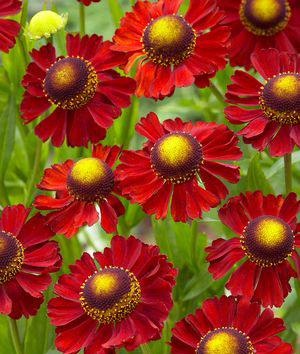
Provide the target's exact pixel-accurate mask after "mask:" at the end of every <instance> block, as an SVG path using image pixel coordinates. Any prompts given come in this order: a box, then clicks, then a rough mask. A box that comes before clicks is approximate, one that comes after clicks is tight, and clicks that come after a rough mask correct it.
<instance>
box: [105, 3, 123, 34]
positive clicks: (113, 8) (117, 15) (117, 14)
mask: <svg viewBox="0 0 300 354" xmlns="http://www.w3.org/2000/svg"><path fill="white" fill-rule="evenodd" d="M108 5H109V9H110V14H111V17H112V19H113V21H114V24H115V26H116V27H119V25H120V19H121V18H122V17H123V15H124V13H123V10H122V7H121V6H120V4H119V2H118V0H108Z"/></svg>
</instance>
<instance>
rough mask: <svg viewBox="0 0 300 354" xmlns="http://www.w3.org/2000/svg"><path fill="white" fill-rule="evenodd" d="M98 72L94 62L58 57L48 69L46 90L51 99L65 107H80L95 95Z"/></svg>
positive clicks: (52, 101)
mask: <svg viewBox="0 0 300 354" xmlns="http://www.w3.org/2000/svg"><path fill="white" fill-rule="evenodd" d="M97 84H98V79H97V73H96V71H95V69H94V68H93V66H92V64H91V63H90V62H89V61H87V60H85V59H83V58H78V57H67V58H63V59H58V60H57V61H56V62H55V63H54V64H52V66H51V67H50V68H49V69H48V71H47V74H46V77H45V80H44V92H45V94H46V96H47V97H48V99H49V101H50V102H51V103H53V104H57V105H58V106H60V107H61V108H63V109H69V110H72V109H78V108H80V107H82V106H84V105H86V104H87V103H88V102H89V101H90V100H91V99H92V98H93V97H94V95H95V92H96V88H97Z"/></svg>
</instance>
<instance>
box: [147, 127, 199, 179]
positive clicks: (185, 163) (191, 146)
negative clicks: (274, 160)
mask: <svg viewBox="0 0 300 354" xmlns="http://www.w3.org/2000/svg"><path fill="white" fill-rule="evenodd" d="M150 159H151V167H152V169H153V170H154V171H155V172H156V173H157V175H158V176H159V177H162V178H164V179H166V180H168V181H170V182H172V183H183V182H185V181H186V180H189V179H190V178H192V176H194V175H195V174H196V173H197V171H198V170H199V166H200V164H201V163H202V161H203V156H202V148H201V145H200V143H199V142H198V141H197V140H196V139H195V138H194V137H193V136H192V135H190V134H188V133H181V132H176V133H170V134H166V135H164V136H163V137H161V138H160V139H159V140H158V141H157V142H156V143H155V145H154V146H153V148H152V150H151V155H150Z"/></svg>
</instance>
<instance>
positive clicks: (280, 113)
mask: <svg viewBox="0 0 300 354" xmlns="http://www.w3.org/2000/svg"><path fill="white" fill-rule="evenodd" d="M259 103H260V106H261V109H262V110H263V111H264V113H265V115H266V116H267V117H268V118H269V119H270V120H273V121H275V122H277V123H279V124H289V125H296V124H299V123H300V74H291V73H281V74H279V75H277V76H274V77H273V78H271V79H269V80H268V81H267V83H266V84H265V86H264V87H263V88H262V91H261V92H260V97H259Z"/></svg>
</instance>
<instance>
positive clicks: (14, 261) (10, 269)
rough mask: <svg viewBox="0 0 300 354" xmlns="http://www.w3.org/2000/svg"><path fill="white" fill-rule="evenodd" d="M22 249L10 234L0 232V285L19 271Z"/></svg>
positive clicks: (22, 254) (22, 257) (22, 259)
mask: <svg viewBox="0 0 300 354" xmlns="http://www.w3.org/2000/svg"><path fill="white" fill-rule="evenodd" d="M23 261H24V249H23V247H22V244H21V243H20V241H19V240H18V239H17V238H16V237H15V236H13V235H12V234H11V233H10V232H5V231H0V285H1V284H4V283H6V282H8V281H9V280H11V279H12V278H14V277H15V275H16V274H17V273H18V272H19V271H20V270H21V267H22V264H23Z"/></svg>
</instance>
